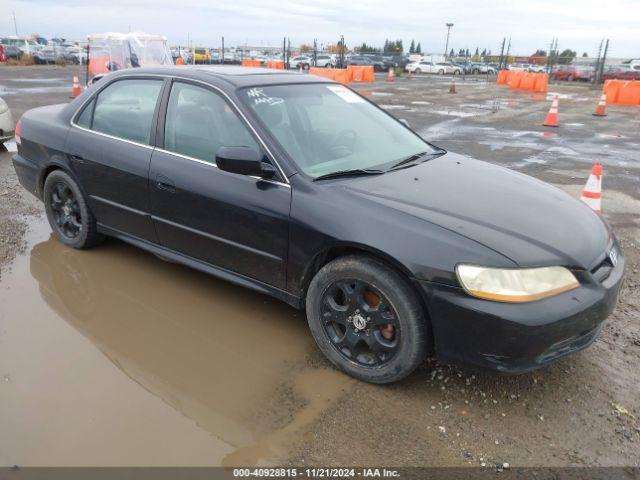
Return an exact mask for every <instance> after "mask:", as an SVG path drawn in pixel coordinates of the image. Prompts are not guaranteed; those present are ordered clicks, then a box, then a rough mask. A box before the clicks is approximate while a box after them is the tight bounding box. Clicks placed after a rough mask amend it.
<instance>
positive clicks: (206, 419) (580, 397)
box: [0, 67, 640, 466]
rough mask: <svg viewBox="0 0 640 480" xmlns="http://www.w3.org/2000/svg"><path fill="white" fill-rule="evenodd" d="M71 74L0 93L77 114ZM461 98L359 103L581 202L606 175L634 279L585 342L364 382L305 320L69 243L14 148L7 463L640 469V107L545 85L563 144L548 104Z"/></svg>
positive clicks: (7, 214)
mask: <svg viewBox="0 0 640 480" xmlns="http://www.w3.org/2000/svg"><path fill="white" fill-rule="evenodd" d="M73 72H74V69H72V68H60V67H23V68H18V67H14V68H0V95H2V96H3V98H5V100H6V101H7V103H8V104H9V106H10V107H11V109H12V110H13V112H14V114H15V115H16V117H19V116H20V114H21V113H22V112H24V111H25V110H26V109H28V108H31V107H34V106H38V105H47V104H51V103H60V102H66V101H68V97H69V93H70V92H71V78H72V76H73ZM449 83H450V78H446V77H435V76H422V77H414V78H413V79H410V80H409V79H406V78H398V79H397V80H396V81H395V82H394V83H387V82H384V80H383V78H382V77H381V78H378V81H377V82H376V83H375V84H374V85H373V86H361V87H358V89H359V90H365V93H366V94H367V95H369V98H371V99H372V100H373V101H375V102H377V103H378V104H380V105H381V106H382V107H383V108H386V109H388V110H389V111H390V112H391V113H393V114H394V115H396V116H397V117H399V118H405V119H407V120H408V121H409V122H410V124H411V125H412V127H413V128H414V129H415V130H417V131H418V132H420V134H422V135H423V136H424V137H425V138H426V139H428V140H430V141H433V142H434V143H435V144H437V145H439V146H442V147H444V148H446V149H449V150H452V151H455V152H458V153H461V154H466V155H470V156H473V157H476V158H480V159H482V160H486V161H489V162H493V163H497V164H500V165H504V166H506V167H509V168H513V169H516V170H519V171H523V172H525V173H527V174H530V175H532V176H534V177H537V178H540V179H542V180H545V181H548V182H551V183H553V184H555V185H557V186H559V187H560V188H563V189H565V190H567V191H569V192H570V193H572V194H574V195H579V192H580V189H581V187H582V186H583V185H584V182H585V181H586V178H587V176H588V174H589V171H590V168H591V165H592V164H593V163H594V162H596V161H599V162H601V163H602V164H603V166H604V172H605V173H604V194H603V215H604V217H605V218H606V219H607V220H608V221H610V222H611V223H612V224H613V226H614V227H615V229H616V232H617V234H618V236H619V238H620V239H621V243H622V246H623V248H624V251H625V255H626V259H627V277H626V282H625V285H624V288H623V290H622V292H621V296H620V301H619V304H618V306H617V308H616V310H615V312H614V313H613V315H612V316H611V317H610V319H609V320H608V322H607V323H606V325H605V327H604V329H603V331H602V333H601V335H600V336H599V338H598V339H597V341H596V342H595V343H594V345H593V346H592V347H590V348H589V349H587V350H585V351H583V352H581V353H578V354H576V355H573V356H571V357H569V358H566V359H564V360H562V361H560V362H558V363H556V364H554V365H552V366H550V367H548V368H544V369H542V370H539V371H536V372H533V373H530V374H525V375H521V376H517V377H503V376H497V375H495V374H492V373H488V372H484V371H476V370H472V369H469V368H466V367H453V366H447V365H441V364H439V363H437V362H434V361H429V362H426V363H425V364H424V365H423V366H422V367H421V368H420V369H419V370H418V371H417V372H416V373H415V374H413V375H411V376H410V377H409V378H408V379H407V380H405V381H403V382H401V383H399V384H397V385H393V386H387V387H380V386H372V385H367V384H364V383H359V382H357V381H354V380H351V379H349V378H347V377H345V376H343V375H341V374H339V373H337V372H336V371H335V370H334V369H332V368H331V367H330V366H329V365H328V363H327V362H326V361H325V360H324V358H323V357H322V356H321V355H320V354H319V352H318V351H317V349H316V348H315V346H314V343H313V340H312V338H311V336H310V334H309V333H308V331H307V329H306V325H305V322H304V314H303V313H302V312H298V311H295V310H293V309H291V308H289V307H287V306H286V305H284V304H282V303H279V302H277V301H275V300H273V299H271V298H268V297H264V296H261V295H259V294H256V293H254V292H250V291H248V290H244V289H242V288H239V287H235V286H233V285H230V284H227V283H225V282H222V281H219V280H217V279H214V278H210V277H207V276H205V275H202V274H200V273H197V272H194V271H191V270H189V269H186V268H183V267H181V266H177V265H173V264H170V263H166V262H164V261H162V260H160V259H157V258H155V257H153V256H151V255H148V254H146V253H144V252H141V251H139V250H136V249H134V248H132V247H129V246H127V245H124V244H122V243H120V242H116V241H111V242H108V243H107V244H105V245H104V246H102V247H100V248H97V249H94V250H90V251H82V252H79V251H73V250H69V249H66V248H64V247H62V246H61V245H60V244H59V243H57V242H56V241H54V240H53V239H51V238H50V233H49V229H48V226H47V224H46V221H44V219H43V217H42V214H41V211H42V208H41V206H40V204H39V203H38V202H37V201H35V199H33V198H32V197H30V196H29V195H28V194H26V193H25V192H23V190H22V189H21V188H20V186H19V185H18V184H17V182H16V178H15V175H14V173H13V168H12V166H11V165H10V156H11V154H10V153H8V152H6V151H5V152H2V153H0V404H1V405H2V409H0V431H1V432H2V434H0V465H14V464H18V465H50V466H52V465H65V466H71V465H269V464H291V465H322V466H326V465H367V466H368V465H387V466H424V465H429V466H445V465H446V466H468V465H487V466H493V465H495V464H498V463H502V462H508V463H509V464H510V465H512V466H568V465H589V466H610V465H632V466H640V456H639V454H638V452H640V370H639V369H638V367H637V365H638V362H639V361H640V314H639V313H638V307H639V304H640V295H638V287H639V285H640V275H639V272H638V263H639V260H640V240H639V238H640V235H639V234H640V216H639V214H640V158H638V149H639V147H640V108H608V116H607V117H604V118H598V117H593V116H592V115H591V113H592V112H593V110H594V108H595V104H596V98H597V96H598V92H597V91H594V90H590V89H589V88H588V87H586V86H585V85H566V84H563V85H551V86H550V92H554V94H555V93H557V94H559V95H560V127H559V128H557V129H550V128H544V127H542V126H541V123H542V121H543V119H544V116H545V114H546V111H547V109H548V107H549V103H550V102H549V101H548V98H547V97H545V96H544V95H542V96H534V95H531V94H527V93H523V92H510V91H509V90H508V89H507V88H505V87H501V86H496V85H494V84H493V83H488V82H486V81H485V80H484V79H478V78H467V79H465V80H464V81H462V79H458V81H457V91H458V93H457V94H455V95H453V94H449V93H448V88H449ZM548 97H549V98H551V94H550V95H549V96H548ZM14 147H15V146H14V145H12V144H9V145H8V149H9V150H13V149H14ZM505 201H508V199H505ZM452 320H454V319H452Z"/></svg>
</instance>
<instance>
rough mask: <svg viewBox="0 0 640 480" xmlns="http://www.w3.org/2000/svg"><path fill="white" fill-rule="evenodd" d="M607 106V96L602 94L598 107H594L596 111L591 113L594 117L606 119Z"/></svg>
mask: <svg viewBox="0 0 640 480" xmlns="http://www.w3.org/2000/svg"><path fill="white" fill-rule="evenodd" d="M606 106H607V94H606V93H603V94H602V95H600V101H599V102H598V106H597V107H596V111H595V112H594V113H593V115H595V116H596V117H606V116H607V114H606V113H605V111H604V110H605V108H606Z"/></svg>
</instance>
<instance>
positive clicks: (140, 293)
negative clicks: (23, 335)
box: [0, 238, 350, 465]
mask: <svg viewBox="0 0 640 480" xmlns="http://www.w3.org/2000/svg"><path fill="white" fill-rule="evenodd" d="M21 262H24V263H25V264H26V263H27V262H28V263H29V269H30V273H31V275H32V277H33V278H34V279H35V280H36V281H37V286H38V290H39V294H40V296H41V298H42V299H44V301H45V302H46V305H45V307H46V308H44V309H43V308H42V305H39V304H42V302H38V301H36V300H37V293H35V284H34V282H33V278H31V277H29V275H28V274H25V275H24V276H22V277H23V280H24V281H23V282H20V281H18V280H19V279H20V278H21V275H20V268H21V267H20V264H21ZM14 269H15V270H16V271H15V272H13V273H12V274H10V275H8V276H7V277H5V278H3V280H2V284H0V285H6V284H7V283H8V284H9V287H10V288H9V290H12V291H11V294H8V292H5V291H4V290H3V291H1V292H0V302H5V301H6V302H8V304H15V305H16V308H15V310H14V309H13V308H12V307H9V308H7V309H6V310H7V312H6V313H7V314H8V315H6V317H7V320H8V322H7V324H8V325H9V326H10V328H9V331H8V333H7V335H6V337H7V338H2V339H0V341H2V342H3V343H4V342H5V341H8V342H11V341H18V338H16V337H20V335H19V334H17V333H12V332H13V331H14V330H15V331H19V330H20V329H22V330H24V329H29V328H32V327H34V325H30V322H29V321H27V320H26V319H27V318H30V317H31V315H34V316H35V317H38V318H39V321H40V322H42V321H44V322H48V323H51V322H53V321H54V320H57V318H56V315H52V312H51V310H53V311H55V313H57V314H58V316H59V317H61V318H62V319H64V320H65V321H66V322H67V323H68V325H71V326H72V327H73V328H74V329H75V330H76V331H78V332H80V333H81V334H82V336H83V337H85V338H86V339H89V340H90V342H91V344H93V346H95V347H97V348H98V349H99V351H101V352H102V353H103V354H104V355H106V357H108V359H109V360H110V361H111V362H112V363H113V364H114V365H116V366H117V367H118V369H119V370H120V371H121V372H123V373H125V374H126V376H127V377H129V378H130V379H131V380H133V381H134V382H135V383H136V384H138V385H139V386H142V387H143V388H144V390H146V391H147V392H150V393H152V394H153V396H152V397H151V398H152V399H153V398H160V399H161V400H162V401H163V402H164V403H165V404H168V405H170V406H171V407H173V408H174V409H175V410H177V411H178V412H180V413H181V414H182V415H184V416H185V417H187V419H191V420H193V421H194V422H195V423H196V424H197V427H196V428H198V427H199V428H198V430H200V429H204V430H205V431H206V432H209V433H210V434H212V435H213V436H214V437H216V438H217V439H219V440H220V441H221V442H218V443H214V444H212V445H213V446H209V447H208V448H211V449H212V450H214V451H211V452H210V455H211V458H212V459H215V458H217V459H218V460H213V463H214V464H223V465H257V464H258V465H259V464H269V463H272V462H274V461H277V459H279V458H282V456H284V455H286V451H287V448H288V445H289V444H290V443H291V442H292V441H294V437H295V436H296V435H298V436H299V435H300V434H302V433H303V432H304V428H305V427H306V426H308V425H309V424H310V423H311V422H312V421H313V420H315V419H316V418H317V417H318V415H319V414H320V413H322V411H323V410H324V409H326V408H327V407H328V406H329V405H330V404H331V402H332V401H333V400H335V399H336V398H337V397H338V396H339V395H340V394H342V392H343V391H344V389H345V388H346V387H347V386H348V385H349V383H350V381H349V380H348V379H347V377H346V376H344V375H341V374H339V373H337V372H336V371H334V370H333V369H331V368H329V367H327V365H326V364H325V363H324V362H323V361H319V362H316V363H319V364H320V365H321V367H322V368H312V367H311V366H310V362H311V361H312V360H309V357H310V358H311V359H317V358H319V356H318V355H319V354H317V353H316V348H315V345H314V343H313V339H312V337H311V335H310V334H309V332H308V329H307V325H306V321H305V317H304V313H302V312H298V311H296V310H294V309H292V308H290V307H288V306H287V305H285V304H284V303H281V302H278V301H277V300H274V299H271V298H269V297H266V296H263V295H260V294H257V293H255V292H252V291H249V290H246V289H243V288H240V287H236V286H234V285H231V284H229V283H226V282H223V281H219V280H217V279H214V278H211V277H208V276H206V275H203V274H200V273H198V272H195V271H192V270H190V269H187V268H184V267H181V266H178V265H174V264H170V263H167V262H163V261H161V260H159V259H157V258H155V257H153V256H151V255H148V254H146V253H144V252H141V251H140V250H138V249H135V248H132V247H129V246H127V245H124V244H122V243H120V242H115V241H111V242H107V243H106V244H104V245H102V246H100V247H98V248H95V249H93V250H88V251H77V250H73V249H69V248H67V247H64V246H63V245H61V244H60V243H58V242H57V241H56V240H54V239H53V238H50V239H49V240H47V241H45V242H42V243H38V244H37V245H35V246H34V247H33V249H32V251H31V255H30V259H26V258H24V259H18V260H17V261H16V262H15V266H14ZM13 280H15V281H13ZM12 283H14V284H17V285H13V287H14V288H11V287H12ZM15 287H17V288H15ZM34 297H36V298H34ZM0 304H2V303H0ZM26 305H32V306H33V307H38V306H39V308H31V307H26ZM3 310H4V307H3ZM42 311H44V312H45V315H44V319H43V318H42V313H41V312H42ZM3 316H4V315H3ZM50 319H51V320H50ZM64 325H65V324H64V323H59V324H58V325H57V327H59V328H57V329H56V328H51V329H47V331H48V332H49V335H51V334H52V335H54V337H53V338H49V339H48V342H51V343H53V344H55V342H56V341H57V339H56V335H57V333H56V332H62V331H63V330H69V329H64V328H63V327H64ZM31 334H33V335H35V336H37V335H38V333H37V331H32V333H31ZM12 337H13V338H12ZM36 343H38V342H36ZM61 343H62V344H64V343H65V342H61ZM82 343H83V345H85V346H86V340H83V341H82ZM67 346H68V345H67ZM72 347H73V346H72ZM49 348H51V347H49ZM23 349H26V350H28V349H29V347H28V346H25V347H24V348H23ZM70 350H71V351H70ZM94 352H96V350H95V348H93V349H91V355H94V356H95V354H94ZM7 355H8V359H9V360H13V357H12V356H11V355H12V354H10V353H7ZM14 355H16V354H15V353H14ZM50 355H51V356H52V357H53V358H49V359H44V360H45V361H51V362H56V361H60V360H59V359H58V358H56V357H57V356H59V357H65V356H74V355H75V356H77V357H78V358H77V359H76V360H77V361H78V362H84V361H88V360H86V359H84V358H83V356H82V355H86V353H85V354H80V353H78V352H76V351H74V349H73V348H70V349H69V348H66V349H65V350H64V351H54V352H52V353H50ZM103 358H104V357H103ZM0 359H1V357H0ZM88 362H89V363H91V361H88ZM10 363H11V362H9V364H10ZM13 363H15V365H11V367H12V368H11V371H7V372H4V371H2V372H0V373H2V374H5V373H6V374H7V375H9V374H10V375H11V377H12V378H17V379H19V378H20V377H21V375H22V374H23V373H25V376H28V375H27V374H26V372H22V371H21V370H22V369H25V370H31V371H32V372H33V370H34V369H36V370H37V368H38V367H37V365H33V364H32V365H30V366H28V367H25V366H23V364H22V363H18V362H15V361H14V362H13ZM120 376H121V375H120ZM103 380H104V379H102V378H100V377H98V378H93V379H92V380H91V381H90V382H91V383H89V384H86V385H83V386H82V387H83V388H86V389H87V390H91V389H94V388H98V386H99V385H100V383H101V382H102V381H103ZM129 384H131V382H129ZM37 388H38V389H39V391H38V394H41V395H42V394H44V395H47V389H46V388H44V389H43V387H42V386H41V385H40V386H38V387H37ZM43 390H44V391H43ZM136 390H139V388H136ZM13 393H15V394H16V395H19V393H18V392H13ZM23 393H24V392H23ZM27 393H29V392H27ZM31 393H33V392H31ZM11 394H12V392H10V391H7V395H11ZM0 395H2V390H0ZM68 395H69V397H70V398H69V405H70V406H68V407H65V406H64V405H63V406H62V407H60V410H59V411H58V414H60V415H65V414H66V411H65V409H66V408H73V407H72V406H71V405H74V404H75V403H76V402H77V399H74V400H71V398H72V397H74V396H77V395H78V392H74V391H73V390H71V391H69V393H68ZM110 395H113V396H114V399H116V400H115V401H117V402H120V401H122V400H123V399H122V398H117V397H121V396H122V395H124V396H126V395H128V394H127V392H125V391H121V392H118V391H115V392H110ZM154 396H155V397H154ZM125 400H126V399H125ZM156 401H157V400H156ZM17 405H18V402H17V400H16V402H15V403H14V405H13V406H14V407H15V408H16V409H17V410H18V411H17V412H13V413H12V414H15V415H17V416H24V417H25V418H26V417H28V416H29V415H30V411H29V409H30V408H36V407H35V406H33V405H31V406H26V405H22V404H20V406H17ZM118 413H119V412H118ZM0 415H1V414H0ZM114 416H117V414H116V412H112V413H111V414H110V415H101V416H100V418H103V419H104V421H105V422H107V421H115V420H114V418H113V417H114ZM160 418H161V419H162V418H163V417H160ZM0 420H1V418H0ZM0 423H1V422H0ZM67 427H68V429H69V430H70V431H71V434H73V435H77V434H81V435H87V436H88V437H89V439H90V438H91V437H92V436H95V435H103V434H104V433H94V432H92V431H91V430H90V429H89V430H88V429H87V425H80V424H70V425H67ZM94 427H100V425H94ZM16 428H18V427H17V426H16ZM98 432H99V429H98ZM9 433H11V429H9ZM66 433H67V434H69V432H66ZM142 436H143V437H145V436H144V432H142ZM193 439H194V440H193V441H194V442H198V443H199V446H202V441H201V440H200V437H198V436H197V435H194V436H193ZM34 440H35V441H36V443H37V439H34ZM111 440H113V441H118V442H125V443H126V439H111ZM145 441H146V442H149V444H150V445H149V444H147V445H146V446H145V448H153V445H154V444H159V443H162V442H166V439H160V438H147V437H145ZM85 444H91V441H90V440H88V441H87V442H85ZM216 445H218V446H216ZM31 446H33V445H31ZM23 447H24V448H26V449H28V448H29V445H28V443H25V444H24V445H23ZM2 448H3V446H2V444H1V443H0V450H1V449H2ZM20 448H21V447H20V446H19V445H18V446H16V445H13V446H12V448H9V452H12V451H13V452H15V454H16V455H17V456H19V457H20V456H21V455H26V458H29V455H28V454H25V452H24V451H20ZM86 448H89V447H86ZM130 448H131V449H134V453H135V448H137V446H136V445H130ZM94 453H95V452H94ZM76 455H77V456H79V455H82V451H80V452H76ZM1 457H2V455H1V454H0V460H3V461H7V462H9V463H13V462H12V458H1ZM93 457H94V458H98V459H100V458H103V457H101V456H100V455H99V454H94V455H93ZM132 457H133V459H134V462H135V459H136V458H139V457H136V455H132ZM21 458H24V457H21ZM41 458H45V459H47V458H50V457H47V456H46V455H45V456H44V457H41ZM105 458H106V457H105ZM35 461H36V462H37V460H35ZM121 461H122V459H117V458H116V459H114V460H113V462H115V463H114V464H122V463H119V462H121ZM157 462H158V463H157V464H166V463H163V462H167V459H163V458H158V459H157ZM55 463H56V460H55V459H54V460H49V461H48V464H49V465H50V464H55ZM108 463H109V462H105V461H102V462H101V461H100V460H98V461H97V463H95V462H94V464H108ZM147 463H149V462H147ZM67 464H69V463H67Z"/></svg>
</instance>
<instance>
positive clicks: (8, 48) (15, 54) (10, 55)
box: [0, 43, 22, 60]
mask: <svg viewBox="0 0 640 480" xmlns="http://www.w3.org/2000/svg"><path fill="white" fill-rule="evenodd" d="M0 45H2V47H3V48H4V56H5V58H6V59H7V60H8V59H11V60H20V58H21V57H22V50H20V49H19V48H18V47H16V46H15V45H7V44H4V43H0Z"/></svg>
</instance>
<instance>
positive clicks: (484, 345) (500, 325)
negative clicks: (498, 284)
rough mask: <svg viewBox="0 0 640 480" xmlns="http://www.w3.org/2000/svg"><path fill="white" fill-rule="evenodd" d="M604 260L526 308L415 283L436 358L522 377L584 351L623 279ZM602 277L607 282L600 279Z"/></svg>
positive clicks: (620, 263)
mask: <svg viewBox="0 0 640 480" xmlns="http://www.w3.org/2000/svg"><path fill="white" fill-rule="evenodd" d="M615 248H616V250H617V252H618V263H617V265H616V266H612V265H609V267H608V268H607V269H606V272H605V271H604V270H603V269H604V268H605V267H606V265H605V263H606V262H607V260H605V259H603V262H602V263H600V264H598V267H596V268H594V269H593V270H591V271H589V272H581V273H580V274H578V275H577V276H579V278H578V279H579V281H580V284H581V285H580V287H579V288H577V289H575V290H571V291H569V292H565V293H563V294H560V295H557V296H555V297H550V298H547V299H543V300H539V301H536V302H530V303H520V304H517V303H501V302H493V301H489V300H483V299H480V298H476V297H472V296H470V295H468V294H467V293H466V292H464V290H462V289H461V288H457V287H451V286H447V285H443V284H436V283H431V282H420V284H421V286H422V288H423V290H424V292H425V297H426V299H427V304H428V307H429V314H430V318H431V324H432V328H433V336H434V347H435V353H436V356H437V357H438V359H440V360H442V361H443V362H447V363H460V364H471V365H476V366H480V367H485V368H489V369H492V370H497V371H499V372H503V373H512V374H516V373H523V372H527V371H530V370H534V369H536V368H539V367H542V366H544V365H546V364H548V363H551V362H553V361H555V360H558V359H559V358H562V357H564V356H565V355H568V354H570V353H573V352H576V351H579V350H582V349H583V348H586V347H588V346H589V345H590V344H591V343H592V342H593V341H594V340H595V338H596V337H597V335H598V333H599V332H600V329H601V328H602V325H603V323H604V320H605V319H606V318H607V316H609V314H610V313H611V312H612V311H613V309H614V307H615V305H616V302H617V299H618V291H619V290H620V285H621V284H622V279H623V274H624V263H625V262H624V256H623V254H622V251H621V250H620V248H619V246H618V245H617V243H616V244H615ZM603 275H606V278H602V277H603Z"/></svg>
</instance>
